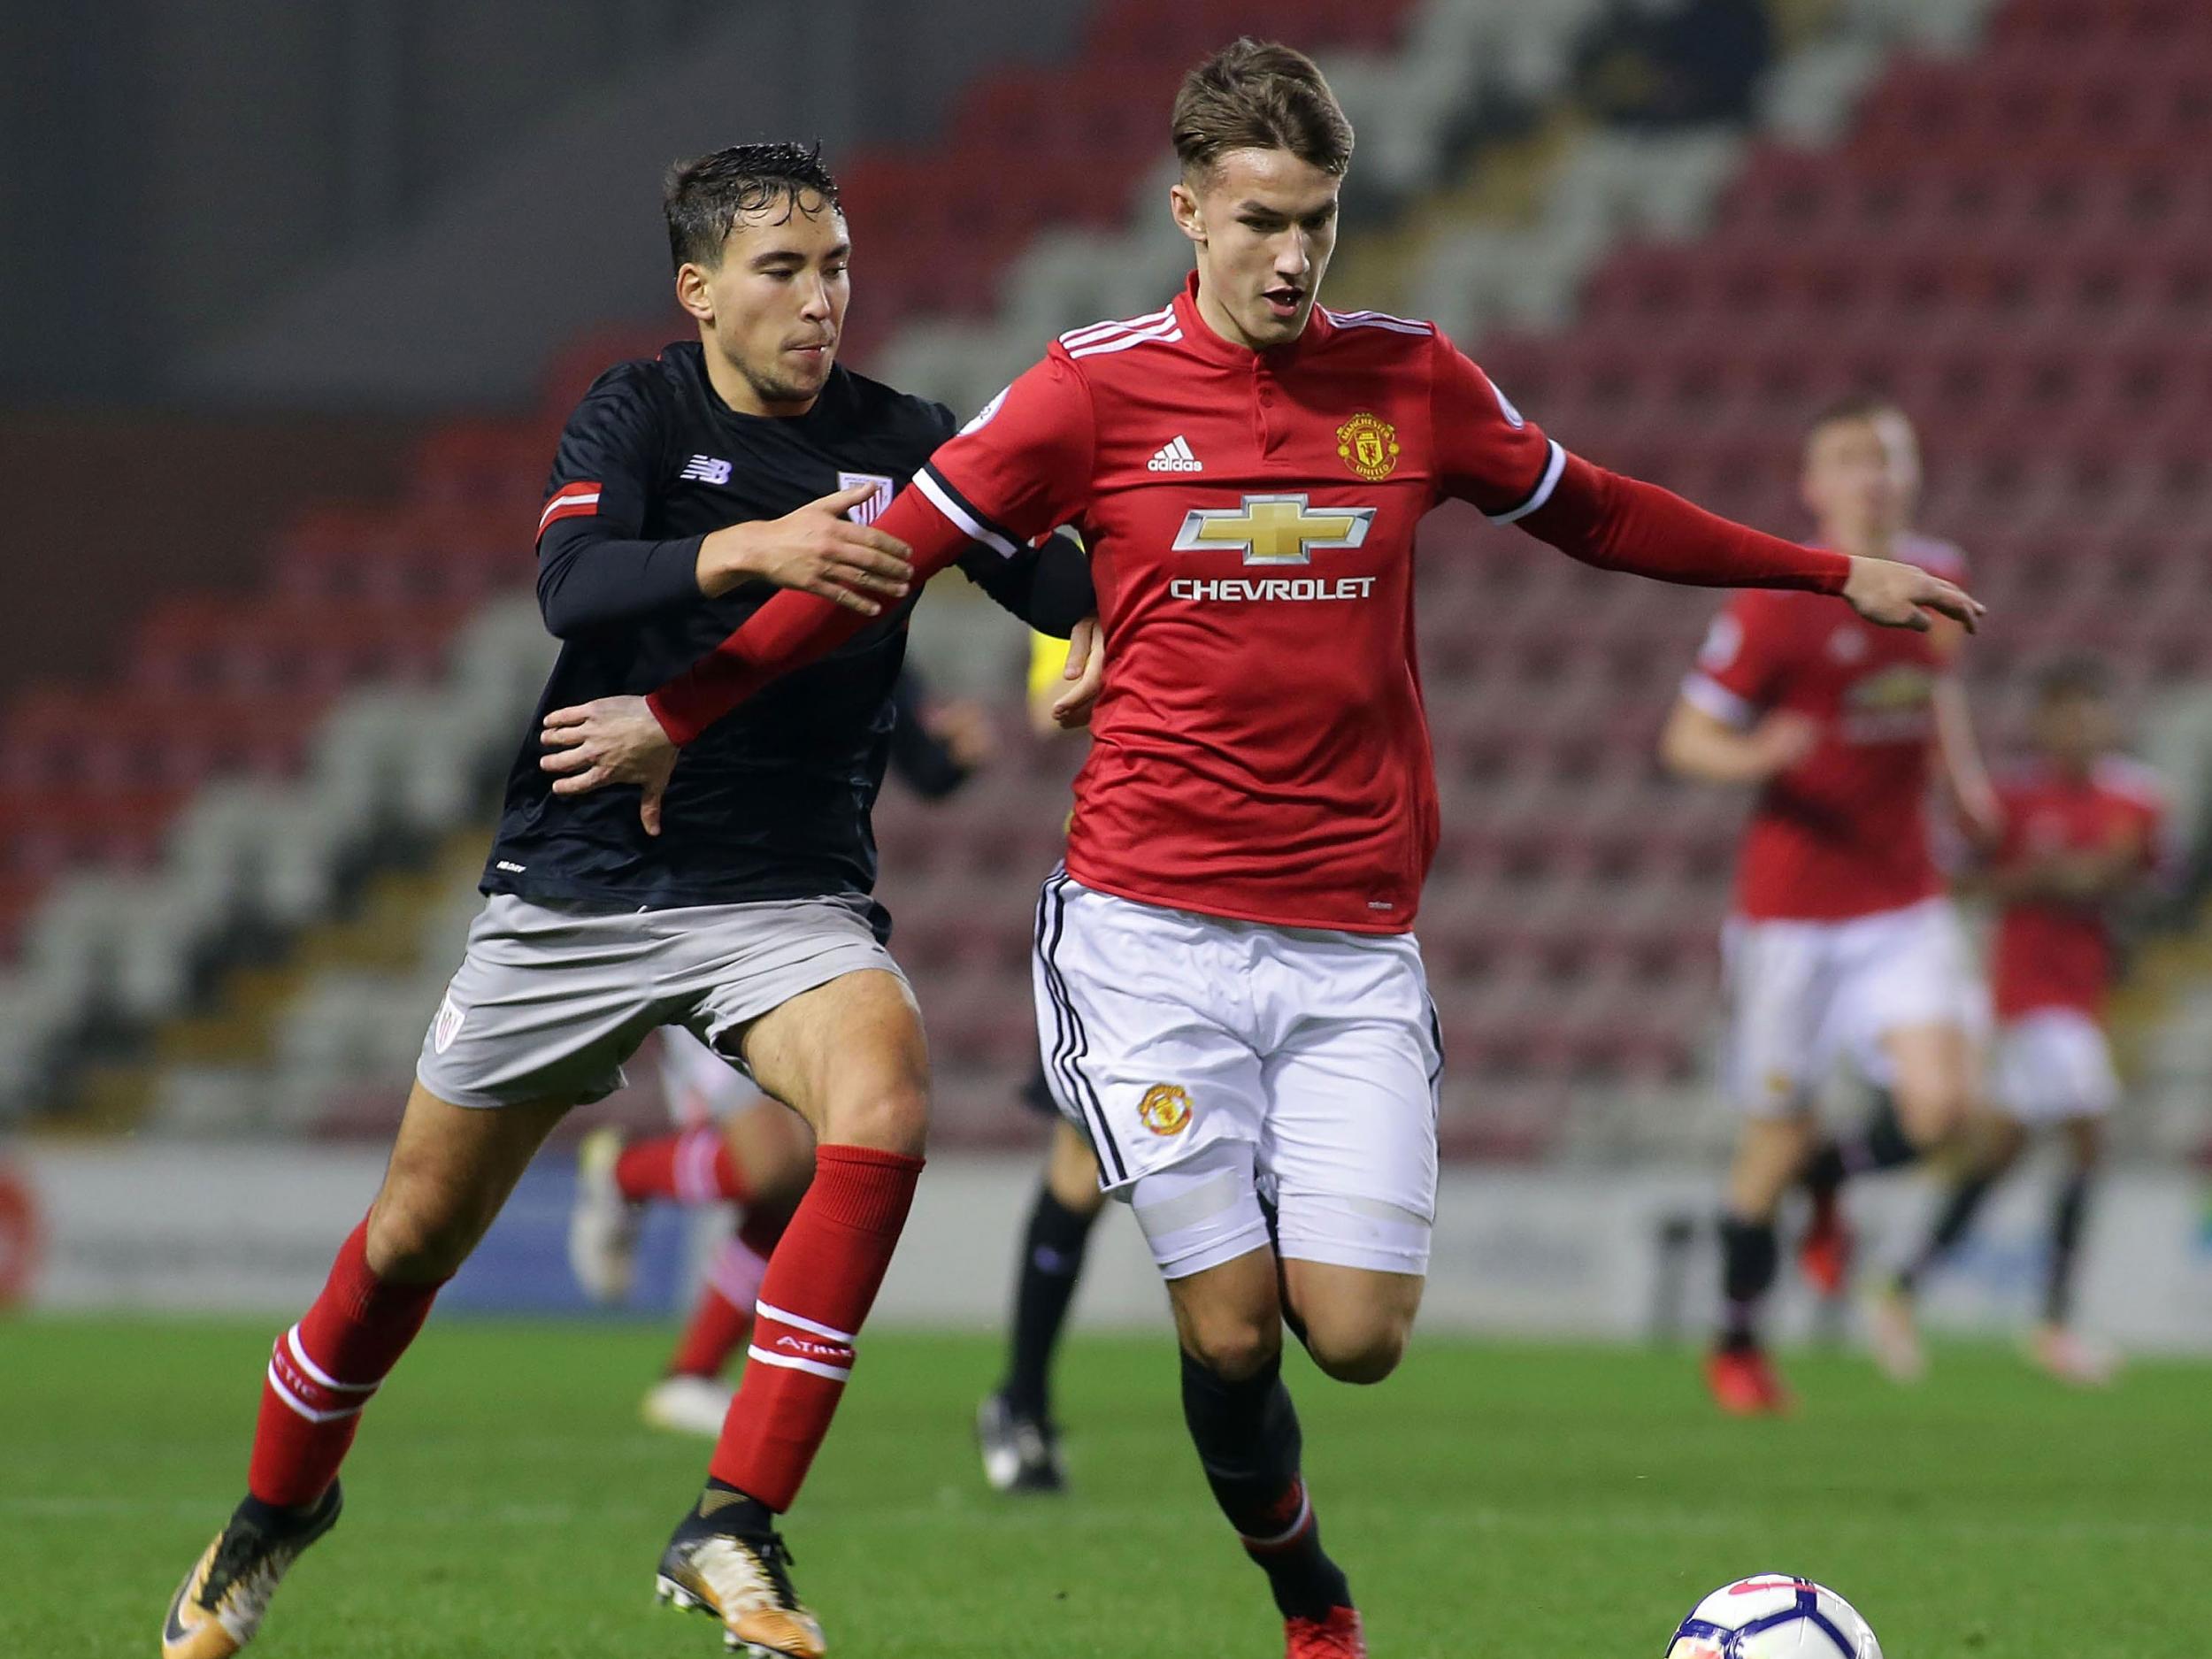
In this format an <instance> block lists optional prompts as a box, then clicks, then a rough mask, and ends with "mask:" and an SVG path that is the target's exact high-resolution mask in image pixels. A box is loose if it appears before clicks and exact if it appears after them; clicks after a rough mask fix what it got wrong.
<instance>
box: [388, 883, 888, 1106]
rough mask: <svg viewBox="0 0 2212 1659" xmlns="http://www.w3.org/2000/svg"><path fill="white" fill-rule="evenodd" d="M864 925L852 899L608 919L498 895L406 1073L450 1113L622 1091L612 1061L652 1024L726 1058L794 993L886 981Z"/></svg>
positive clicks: (578, 907)
mask: <svg viewBox="0 0 2212 1659" xmlns="http://www.w3.org/2000/svg"><path fill="white" fill-rule="evenodd" d="M868 918H869V903H868V901H867V900H865V899H862V898H853V897H837V898H822V899H783V900H773V901H770V902H764V903H757V904H699V905H687V906H685V907H683V908H682V909H680V910H606V909H604V908H603V907H600V906H597V905H590V904H580V903H570V902H563V901H552V902H547V901H541V900H534V899H523V898H517V897H516V896H514V895H511V894H505V893H495V894H494V895H491V897H490V898H488V900H486V901H485V904H484V909H483V910H482V911H481V913H480V914H479V915H478V917H477V918H476V920H475V922H474V923H473V924H472V926H470V928H469V937H468V949H467V950H466V952H465V954H464V956H462V958H461V967H460V971H459V972H457V973H456V974H455V975H454V976H453V982H452V983H451V984H450V985H449V986H448V987H446V994H445V1000H444V1001H443V1002H441V1003H440V1004H439V1006H438V1013H437V1018H435V1019H434V1020H433V1021H432V1022H431V1025H430V1030H429V1033H427V1034H426V1036H425V1037H424V1038H423V1043H422V1058H421V1059H420V1060H419V1062H417V1064H416V1067H415V1076H416V1078H417V1079H419V1081H420V1082H421V1084H422V1086H423V1087H425V1088H426V1089H428V1090H429V1091H430V1092H431V1093H432V1094H435V1095H436V1096H437V1097H438V1098H439V1099H440V1100H442V1101H449V1102H452V1103H453V1104H454V1105H456V1106H516V1105H521V1104H524V1103H526V1102H534V1101H548V1102H551V1101H562V1100H566V1101H572V1102H576V1103H578V1104H582V1103H583V1102H587V1101H595V1100H599V1099H602V1098H603V1097H604V1096H606V1095H608V1094H612V1093H613V1092H614V1091H615V1090H616V1089H618V1088H619V1087H621V1086H622V1063H623V1062H624V1061H625V1060H626V1059H628V1058H629V1057H630V1056H631V1055H632V1054H634V1052H635V1051H636V1049H637V1047H638V1045H639V1044H640V1043H641V1042H643V1041H645V1037H646V1033H649V1032H650V1031H652V1030H653V1029H654V1028H655V1027H656V1026H659V1025H681V1026H684V1027H685V1028H686V1029H687V1030H688V1031H690V1032H691V1033H693V1034H694V1035H695V1036H697V1037H698V1038H700V1039H701V1040H702V1041H704V1042H706V1043H707V1044H708V1045H709V1046H710V1047H712V1048H716V1049H718V1050H719V1051H720V1052H722V1053H723V1054H725V1055H726V1056H729V1057H730V1058H732V1059H733V1060H734V1059H735V1058H737V1054H736V1045H737V1040H738V1038H739V1036H740V1035H741V1033H742V1032H743V1028H744V1027H745V1025H747V1024H749V1022H751V1021H753V1020H755V1019H757V1018H760V1017H761V1016H762V1015H763V1014H765V1013H766V1012H768V1011H769V1010H771V1009H772V1008H776V1007H778V1006H780V1005H781V1004H782V1003H785V1002H789V1001H790V1000H791V999H792V998H793V997H795V996H797V995H799V994H800V993H801V992H803V991H810V990H812V989H813V988H814V987H816V986H818V985H826V984H828V983H829V981H831V980H832V979H837V978H839V977H840V976H841V975H844V974H848V973H853V972H858V971H860V970H862V969H864V968H880V969H882V970H883V971H884V972H887V973H897V972H899V968H898V964H896V963H895V962H893V961H892V960H891V953H890V952H889V951H887V950H886V949H884V948H883V946H882V945H881V944H880V943H879V942H878V941H877V939H876V936H875V933H874V932H873V930H872V928H871V927H870V926H869V925H868ZM902 977H903V976H902Z"/></svg>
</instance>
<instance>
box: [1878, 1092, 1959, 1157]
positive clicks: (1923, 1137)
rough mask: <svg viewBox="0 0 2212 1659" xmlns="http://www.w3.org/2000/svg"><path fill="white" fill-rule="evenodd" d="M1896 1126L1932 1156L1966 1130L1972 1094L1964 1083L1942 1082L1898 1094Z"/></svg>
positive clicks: (1916, 1146) (1915, 1144)
mask: <svg viewBox="0 0 2212 1659" xmlns="http://www.w3.org/2000/svg"><path fill="white" fill-rule="evenodd" d="M1896 1099H1897V1124H1898V1127H1899V1128H1901V1129H1902V1130H1903V1131H1904V1132H1905V1138H1906V1139H1907V1140H1909V1141H1911V1142H1912V1143H1913V1146H1914V1147H1915V1148H1916V1149H1917V1150H1919V1151H1921V1152H1924V1153H1925V1152H1932V1151H1933V1150H1935V1149H1936V1148H1939V1147H1940V1146H1942V1145H1943V1144H1944V1143H1945V1142H1946V1141H1951V1140H1953V1139H1955V1138H1956V1136H1957V1135H1958V1134H1959V1133H1960V1132H1961V1131H1962V1129H1964V1128H1965V1127H1966V1123H1967V1119H1968V1118H1970V1117H1971V1116H1972V1115H1973V1110H1974V1094H1973V1091H1972V1090H1971V1089H1970V1088H1969V1087H1967V1085H1966V1083H1965V1081H1964V1080H1963V1079H1942V1080H1940V1081H1934V1082H1927V1083H1922V1084H1919V1085H1916V1086H1915V1087H1909V1088H1901V1089H1899V1090H1898V1091H1897V1095H1896Z"/></svg>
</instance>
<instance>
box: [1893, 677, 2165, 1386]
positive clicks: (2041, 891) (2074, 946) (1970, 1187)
mask: <svg viewBox="0 0 2212 1659" xmlns="http://www.w3.org/2000/svg"><path fill="white" fill-rule="evenodd" d="M2117 729H2118V728H2117V724H2116V721H2115V719H2114V718H2113V713H2112V708H2111V703H2110V700H2109V698H2108V695H2107V694H2106V690H2105V681H2104V675H2103V672H2102V671H2101V669H2100V668H2099V667H2098V666H2097V664H2094V663H2092V662H2088V661H2084V660H2076V661H2070V662H2062V663H2060V664H2056V665H2055V666H2054V667H2052V668H2051V669H2050V670H2048V671H2047V672H2046V673H2045V674H2044V675H2043V677H2042V679H2041V680H2040V681H2039V684H2038V686H2037V688H2036V708H2035V717H2034V739H2035V749H2036V753H2035V757H2034V758H2033V759H2032V760H2031V761H2030V762H2029V763H2028V764H2025V765H2024V766H2022V767H2020V768H2019V769H2018V770H2017V771H2016V772H2011V773H2009V774H2008V775H2006V776H2005V777H2003V778H2002V779H2001V780H2000V781H1999V784H1998V788H1997V797H1998V802H1999V805H2000V810H2001V831H2000V833H1999V836H1998V838H1997V841H1996V842H1995V844H1994V846H1993V849H1992V850H1991V852H1990V855H1989V856H1988V858H1987V860H1986V864H1985V869H1983V870H1982V871H1981V872H1979V873H1978V876H1977V877H1976V878H1975V879H1974V882H1973V885H1974V886H1975V887H1978V888H1979V889H1981V890H1982V891H1983V892H1984V893H1985V895H1987V897H1988V898H1989V899H1990V900H1991V901H1992V902H1993V903H1994V904H1995V906H1996V908H1997V933H1996V941H1995V944H1994V947H1993V951H1992V964H1991V984H1990V990H1991V994H1992V996H1993V1001H1994V1002H1995V1006H1996V1017H1997V1048H1996V1077H1995V1087H1994V1089H1993V1105H1994V1107H1995V1109H1996V1110H1995V1115H1994V1118H1993V1125H1992V1134H1991V1137H1990V1140H1989V1142H1988V1144H1987V1145H1986V1146H1985V1147H1984V1148H1980V1151H1981V1156H1980V1158H1979V1159H1978V1161H1977V1162H1976V1164H1974V1165H1973V1166H1972V1168H1971V1169H1970V1171H1969V1172H1968V1173H1967V1174H1966V1175H1965V1176H1963V1177H1962V1179H1959V1180H1958V1181H1956V1182H1955V1183H1954V1185H1953V1186H1952V1187H1951V1190H1950V1192H1949V1193H1948V1194H1947V1197H1946V1201H1945V1203H1944V1205H1943V1208H1942V1210H1941V1211H1940V1212H1939V1215H1938V1217H1937V1219H1936V1222H1935V1225H1934V1226H1933V1228H1932V1231H1931V1233H1930V1234H1929V1237H1928V1240H1927V1242H1926V1244H1925V1245H1924V1247H1923V1248H1922V1249H1921V1251H1920V1253H1919V1254H1918V1255H1917V1256H1915V1257H1914V1258H1913V1259H1912V1261H1911V1262H1909V1263H1908V1264H1907V1265H1906V1266H1905V1267H1904V1269H1903V1270H1902V1271H1900V1272H1899V1273H1898V1275H1897V1277H1896V1279H1895V1281H1894V1283H1893V1286H1891V1288H1890V1289H1889V1291H1888V1292H1887V1293H1886V1294H1885V1297H1884V1306H1883V1315H1882V1317H1883V1319H1884V1322H1885V1323H1886V1324H1889V1325H1892V1326H1893V1327H1894V1328H1895V1329H1896V1331H1897V1332H1898V1333H1899V1337H1898V1340H1899V1347H1900V1350H1901V1351H1903V1352H1907V1353H1914V1354H1916V1353H1917V1349H1918V1343H1917V1340H1916V1338H1915V1336H1914V1333H1913V1332H1912V1327H1911V1311H1912V1297H1913V1294H1914V1293H1915V1291H1916V1288H1917V1286H1918V1284H1919V1281H1920V1279H1921V1278H1922V1277H1923V1276H1924V1275H1925V1274H1926V1273H1927V1272H1928V1271H1929V1270H1930V1269H1932V1268H1933V1267H1934V1266H1935V1265H1937V1263H1939V1262H1940V1261H1941V1260H1942V1259H1943V1257H1944V1256H1946V1255H1947V1254H1948V1253H1949V1251H1950V1250H1951V1248H1952V1247H1953V1246H1955V1244H1957V1243H1958V1241H1959V1240H1961V1239H1962V1238H1963V1237H1964V1236H1965V1234H1966V1232H1967V1229H1968V1228H1969V1227H1970V1226H1971V1225H1973V1221H1974V1217H1975V1215H1976V1214H1977V1212H1978V1210H1980V1209H1981V1206H1982V1201H1983V1200H1984V1199H1985V1198H1986V1197H1987V1196H1988V1194H1989V1192H1990V1190H1991V1188H1992V1187H1993V1186H1994V1185H1995V1184H1996V1182H1997V1181H1998V1179H2000V1178H2001V1176H2002V1175H2003V1174H2004V1172H2005V1171H2007V1170H2008V1169H2009V1168H2010V1167H2011V1166H2012V1164H2014V1163H2015V1162H2016V1160H2017V1159H2018V1157H2019V1156H2020V1154H2021V1153H2022V1152H2023V1151H2024V1150H2025V1149H2026V1148H2027V1144H2028V1141H2029V1140H2030V1139H2031V1137H2032V1135H2033V1134H2034V1133H2036V1132H2037V1131H2038V1130H2042V1129H2049V1128H2055V1129H2057V1130H2058V1132H2059V1133H2060V1135H2061V1137H2062V1139H2063V1141H2064V1142H2065V1147H2066V1154H2067V1161H2066V1171H2065V1173H2064V1175H2063V1176H2062V1178H2061V1180H2060V1184H2059V1189H2058V1194H2057V1198H2056V1201H2055V1204H2054V1206H2053V1211H2052V1217H2051V1241H2050V1253H2049V1256H2048V1258H2047V1268H2046V1274H2045V1279H2044V1294H2043V1317H2042V1320H2041V1322H2040V1323H2039V1325H2038V1326H2037V1327H2036V1330H2035V1333H2034V1336H2033V1340H2032V1347H2031V1350H2030V1351H2031V1353H2032V1356H2033V1358H2034V1359H2035V1361H2036V1363H2038V1364H2039V1365H2040V1366H2042V1367H2043V1369H2044V1370H2046V1371H2049V1372H2050V1373H2051V1374H2052V1375H2054V1376H2055V1377H2057V1378H2058V1379H2061V1380H2062V1381H2065V1382H2071V1383H2078V1384H2089V1385H2094V1384H2098V1383H2101V1382H2104V1381H2107V1380H2108V1379H2109V1378H2110V1376H2111V1374H2112V1370H2113V1363H2114V1362H2113V1357H2112V1356H2111V1354H2110V1353H2109V1352H2108V1351H2107V1350H2106V1349H2104V1348H2102V1347H2101V1345H2099V1344H2097V1343H2095V1342H2093V1341H2091V1340H2088V1339H2086V1338H2085V1337H2083V1336H2081V1335H2079V1334H2078V1333H2076V1331H2075V1330H2074V1327H2073V1324H2072V1318H2071V1314H2072V1304H2073V1279H2074V1264H2075V1261H2076V1258H2077V1256H2078V1254H2079V1244H2080V1239H2081V1230H2082V1221H2083V1216H2084V1212H2085V1208H2086V1205H2087V1202H2088V1195H2089V1186H2090V1182H2091V1180H2092V1179H2093V1176H2094V1173H2095V1171H2096V1167H2097V1164H2098V1161H2099V1158H2100V1156H2101V1153H2102V1149H2103V1142H2104V1118H2105V1116H2106V1114H2107V1113H2108V1112H2109V1111H2110V1110H2112V1108H2113V1107H2114V1106H2115V1105H2116V1103H2117V1102H2118V1099H2119V1093H2120V1085H2119V1081H2118V1079H2117V1078H2116V1077H2115V1075H2114V1073H2113V1069H2112V1055H2111V1051H2110V1049H2109V1048H2108V1046H2107V1044H2106V1041H2105V1031H2104V1014H2105V997H2106V993H2107V992H2108V989H2109V988H2110V986H2111V983H2112V979H2113V976H2114V972H2115V966H2116V964H2115V960H2114V948H2113V941H2112V933H2111V916H2112V912H2113V910H2114V909H2115V908H2116V906H2118V905H2120V904H2123V903H2124V902H2126V901H2127V900H2129V899H2130V898H2134V897H2140V896H2141V895H2143V893H2144V892H2145V890H2146V888H2147V887H2149V886H2151V885H2152V884H2153V881H2154V878H2155V876H2156V875H2157V874H2158V872H2159V871H2160V869H2161V867H2162V864H2163V858H2162V847H2163V840H2164V820H2165V803H2164V798H2163V795H2162V790H2161V789H2160V787H2159V784H2158V780H2157V779H2156V777H2155V776H2154V774H2153V773H2152V772H2150V770H2149V769H2148V768H2147V767H2146V766H2144V765H2143V764H2141V763H2140V762H2139V761H2135V760H2131V759H2129V758H2127V757H2125V756H2124V755H2122V754H2120V753H2119V752H2118V750H2117Z"/></svg>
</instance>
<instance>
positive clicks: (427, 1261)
mask: <svg viewBox="0 0 2212 1659" xmlns="http://www.w3.org/2000/svg"><path fill="white" fill-rule="evenodd" d="M482 1230H483V1229H482V1223H481V1222H480V1219H479V1218H478V1216H477V1214H476V1212H475V1210H474V1209H473V1208H472V1207H470V1206H466V1205H457V1204H454V1203H452V1202H438V1201H437V1200H436V1199H434V1198H433V1197H432V1195H430V1194H421V1193H415V1192H411V1191H408V1190H406V1189H405V1188H400V1189H397V1190H395V1189H394V1188H393V1187H391V1186H390V1185H389V1184H388V1185H387V1187H386V1190H385V1191H384V1192H382V1193H380V1194H378V1196H377V1201H376V1202H375V1204H374V1205H373V1207H372V1208H371V1209H370V1210H369V1230H368V1236H367V1238H366V1239H365V1240H364V1245H365V1250H366V1253H367V1256H368V1263H369V1271H371V1272H373V1273H374V1274H375V1275H376V1276H377V1277H378V1278H379V1279H388V1280H390V1281H392V1282H394V1283H396V1284H403V1285H420V1284H428V1283H430V1282H432V1281H434V1280H436V1279H449V1278H451V1277H452V1276H453V1275H454V1274H455V1273H456V1272H457V1271H460V1266H461V1263H463V1262H465V1261H466V1260H467V1259H468V1254H469V1252H470V1251H471V1250H472V1249H473V1248H475V1246H476V1240H477V1239H478V1237H479V1236H480V1233H481V1232H482Z"/></svg>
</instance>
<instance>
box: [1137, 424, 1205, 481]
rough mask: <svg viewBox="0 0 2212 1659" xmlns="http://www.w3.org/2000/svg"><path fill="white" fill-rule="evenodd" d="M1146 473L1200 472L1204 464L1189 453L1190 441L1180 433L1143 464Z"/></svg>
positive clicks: (1203, 469)
mask: <svg viewBox="0 0 2212 1659" xmlns="http://www.w3.org/2000/svg"><path fill="white" fill-rule="evenodd" d="M1144 470H1145V471H1146V472H1204V471H1205V470H1206V464H1205V463H1204V462H1203V461H1202V460H1200V459H1199V458H1198V457H1196V456H1194V455H1193V454H1192V453H1191V452H1190V440H1189V439H1187V438H1186V437H1185V436H1184V435H1183V434H1181V433H1177V434H1175V435H1174V436H1173V437H1172V438H1171V439H1169V440H1168V441H1167V442H1165V443H1164V444H1162V445H1161V446H1160V449H1159V453H1158V454H1156V455H1155V456H1154V457H1152V458H1151V459H1150V460H1149V461H1147V462H1146V463H1145V464H1144Z"/></svg>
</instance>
